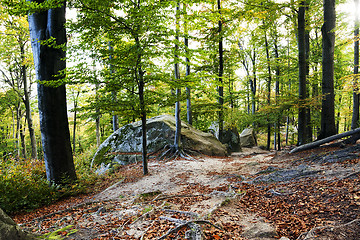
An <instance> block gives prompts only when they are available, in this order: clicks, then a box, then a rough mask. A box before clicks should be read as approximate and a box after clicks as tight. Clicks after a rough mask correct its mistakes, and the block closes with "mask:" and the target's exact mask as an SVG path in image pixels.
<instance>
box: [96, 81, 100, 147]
mask: <svg viewBox="0 0 360 240" xmlns="http://www.w3.org/2000/svg"><path fill="white" fill-rule="evenodd" d="M95 77H96V76H95ZM98 89H99V83H96V85H95V100H96V107H95V113H96V119H95V127H96V146H97V147H99V146H100V136H101V135H100V134H101V132H100V110H99V107H98V104H97V102H98V100H99V93H98Z"/></svg>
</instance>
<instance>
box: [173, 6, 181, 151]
mask: <svg viewBox="0 0 360 240" xmlns="http://www.w3.org/2000/svg"><path fill="white" fill-rule="evenodd" d="M179 14H180V3H179V2H178V3H177V6H176V36H175V39H176V42H179V29H180V23H179V21H180V16H179ZM178 52H179V46H178V45H177V43H176V44H175V56H174V58H175V65H174V75H175V81H179V79H180V71H179V55H178ZM180 95H181V89H180V87H179V86H178V87H177V88H176V99H177V100H176V103H175V124H176V129H175V137H174V147H175V150H176V151H179V150H181V146H180V141H181V139H180V138H181V118H180V110H181V108H180Z"/></svg>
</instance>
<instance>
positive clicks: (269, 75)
mask: <svg viewBox="0 0 360 240" xmlns="http://www.w3.org/2000/svg"><path fill="white" fill-rule="evenodd" d="M265 50H266V60H267V68H268V81H267V102H268V105H269V106H270V93H271V67H270V53H269V44H268V40H267V35H266V32H265ZM270 142H271V124H270V119H268V125H267V143H266V149H267V150H270Z"/></svg>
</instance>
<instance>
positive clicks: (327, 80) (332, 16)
mask: <svg viewBox="0 0 360 240" xmlns="http://www.w3.org/2000/svg"><path fill="white" fill-rule="evenodd" d="M335 23H336V12H335V0H324V25H323V26H322V28H321V32H322V36H323V38H322V52H323V54H322V94H323V99H322V105H321V129H320V134H319V137H318V138H319V139H323V138H325V137H328V136H332V135H334V134H336V128H335V94H334V49H335Z"/></svg>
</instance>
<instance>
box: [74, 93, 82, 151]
mask: <svg viewBox="0 0 360 240" xmlns="http://www.w3.org/2000/svg"><path fill="white" fill-rule="evenodd" d="M79 94H80V91H78V92H77V93H76V97H75V99H74V128H73V153H75V152H76V120H77V118H76V117H77V107H78V98H79Z"/></svg>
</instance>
